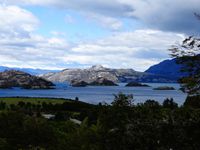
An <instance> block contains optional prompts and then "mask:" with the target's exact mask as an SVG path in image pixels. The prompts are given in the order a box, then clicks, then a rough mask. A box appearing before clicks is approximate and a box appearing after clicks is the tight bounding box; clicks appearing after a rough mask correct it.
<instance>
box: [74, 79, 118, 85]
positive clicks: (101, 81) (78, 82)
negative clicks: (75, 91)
mask: <svg viewBox="0 0 200 150" xmlns="http://www.w3.org/2000/svg"><path fill="white" fill-rule="evenodd" d="M88 85H90V86H118V85H117V84H116V83H114V82H113V81H110V80H108V79H105V78H97V79H96V80H94V81H92V82H90V83H87V82H85V81H83V80H72V81H71V86H73V87H85V86H88Z"/></svg>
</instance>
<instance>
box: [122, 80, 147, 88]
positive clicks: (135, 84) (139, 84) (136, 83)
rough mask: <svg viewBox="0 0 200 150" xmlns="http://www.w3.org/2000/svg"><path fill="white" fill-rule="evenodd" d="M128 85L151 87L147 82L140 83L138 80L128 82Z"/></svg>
mask: <svg viewBox="0 0 200 150" xmlns="http://www.w3.org/2000/svg"><path fill="white" fill-rule="evenodd" d="M126 86H127V87H150V86H149V85H147V84H141V83H138V82H134V81H133V82H129V83H128V84H126Z"/></svg>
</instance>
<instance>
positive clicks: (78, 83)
mask: <svg viewBox="0 0 200 150" xmlns="http://www.w3.org/2000/svg"><path fill="white" fill-rule="evenodd" d="M87 85H88V83H87V82H85V81H78V80H73V81H72V82H71V86H73V87H85V86H87Z"/></svg>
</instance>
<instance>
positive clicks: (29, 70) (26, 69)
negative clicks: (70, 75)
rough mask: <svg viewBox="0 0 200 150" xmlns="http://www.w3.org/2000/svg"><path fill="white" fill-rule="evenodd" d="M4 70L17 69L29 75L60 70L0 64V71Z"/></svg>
mask: <svg viewBox="0 0 200 150" xmlns="http://www.w3.org/2000/svg"><path fill="white" fill-rule="evenodd" d="M6 70H17V71H22V72H27V73H29V74H31V75H40V74H46V73H49V72H58V71H60V70H44V69H32V68H10V67H5V66H0V72H4V71H6Z"/></svg>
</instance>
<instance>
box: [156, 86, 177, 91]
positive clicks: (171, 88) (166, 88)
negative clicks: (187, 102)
mask: <svg viewBox="0 0 200 150" xmlns="http://www.w3.org/2000/svg"><path fill="white" fill-rule="evenodd" d="M153 90H175V88H174V87H169V86H160V87H157V88H154V89H153Z"/></svg>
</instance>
